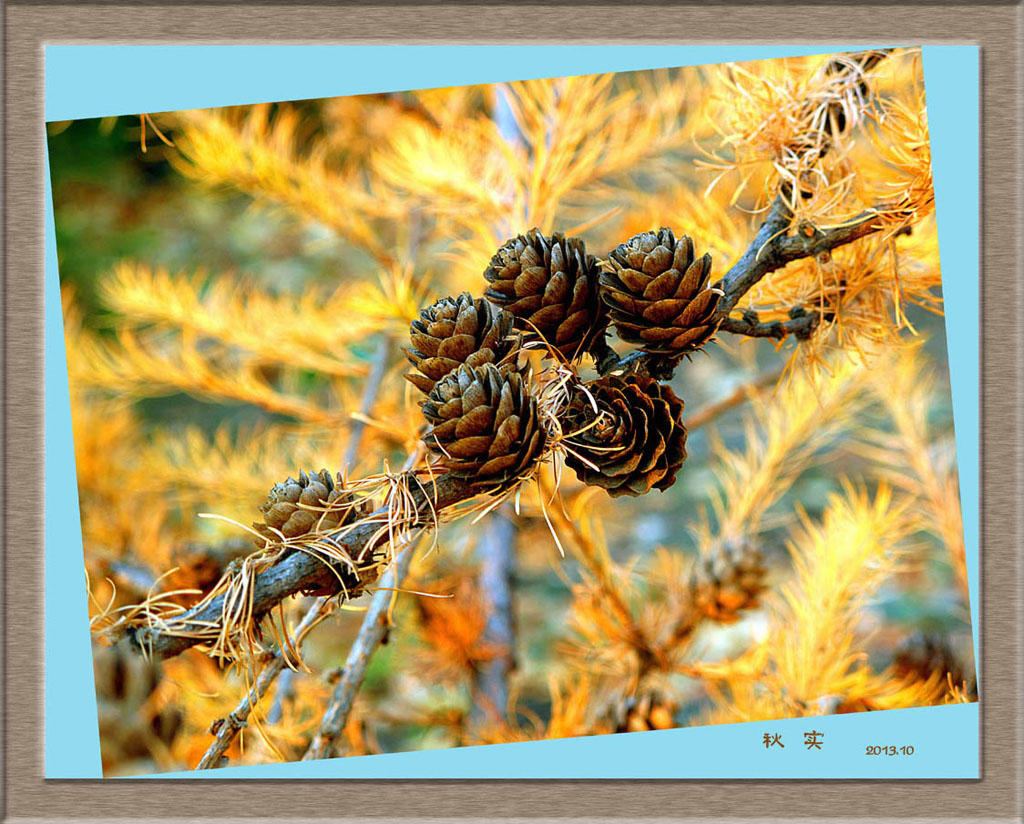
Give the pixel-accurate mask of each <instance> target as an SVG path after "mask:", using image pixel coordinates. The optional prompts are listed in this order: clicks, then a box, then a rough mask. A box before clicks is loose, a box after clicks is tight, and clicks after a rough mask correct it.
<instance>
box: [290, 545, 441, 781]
mask: <svg viewBox="0 0 1024 824" xmlns="http://www.w3.org/2000/svg"><path fill="white" fill-rule="evenodd" d="M422 535H423V533H422V532H420V533H419V534H418V535H417V536H416V537H415V538H414V539H413V540H412V542H411V543H410V544H409V545H408V546H406V547H405V548H404V549H403V550H401V551H400V552H399V553H398V554H397V556H396V557H395V560H394V563H392V564H391V566H390V567H389V568H388V571H387V572H386V573H385V574H384V576H383V577H382V578H381V582H380V589H379V590H378V591H377V592H376V593H375V594H374V596H373V600H372V601H371V602H370V606H369V608H368V609H367V611H366V615H365V616H364V618H363V623H362V626H360V627H359V634H358V635H357V636H356V640H355V643H353V644H352V649H350V650H349V653H348V658H347V659H346V660H345V667H344V669H343V670H342V675H341V677H340V678H339V679H338V683H337V684H336V685H335V687H334V694H333V695H332V696H331V701H330V703H329V704H328V705H327V709H326V710H325V711H324V716H323V719H322V720H321V722H320V728H319V729H318V730H317V732H316V735H314V736H313V741H312V742H311V743H310V745H309V749H307V750H306V752H305V754H304V755H303V756H302V760H303V761H314V760H316V759H320V758H328V757H330V755H331V753H332V751H333V749H334V742H335V741H336V740H337V738H338V736H339V735H341V733H342V731H343V730H344V729H345V724H346V723H347V722H348V716H349V713H350V712H351V711H352V704H353V702H354V701H355V697H356V693H358V692H359V688H360V687H361V686H362V684H363V679H364V678H365V677H366V667H367V665H368V664H369V663H370V657H371V656H372V655H373V653H374V650H376V649H377V645H378V644H380V643H381V641H382V640H383V639H384V636H385V635H386V634H387V631H388V613H389V612H390V608H391V604H392V602H393V600H394V597H395V590H396V589H397V588H398V587H400V586H401V585H402V581H404V580H405V576H406V573H407V572H408V571H409V564H410V562H411V559H412V556H413V554H414V552H415V551H416V546H417V545H418V543H419V540H420V538H421V537H422Z"/></svg>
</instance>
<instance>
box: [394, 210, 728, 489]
mask: <svg viewBox="0 0 1024 824" xmlns="http://www.w3.org/2000/svg"><path fill="white" fill-rule="evenodd" d="M710 274H711V257H710V255H707V254H705V255H703V256H701V257H697V256H696V253H695V251H694V247H693V242H692V241H691V240H690V238H689V237H685V236H684V237H681V238H679V239H677V238H676V236H675V235H674V234H673V233H672V231H671V230H670V229H661V230H660V231H658V232H644V233H642V234H639V235H636V236H634V237H632V238H630V239H629V240H628V241H627V242H625V243H622V244H620V245H619V246H618V247H616V248H615V249H614V250H613V251H612V252H611V254H610V255H609V256H608V261H607V262H603V263H602V262H599V261H598V259H597V258H596V257H595V256H593V255H590V254H587V251H586V249H585V247H584V245H583V241H582V240H580V239H579V238H574V237H569V238H567V237H565V236H563V235H561V234H557V233H556V234H554V235H552V236H551V237H546V236H545V235H543V234H541V232H539V231H538V230H536V229H533V230H531V231H530V232H528V233H527V234H525V235H520V236H518V237H515V238H512V239H511V240H509V241H507V242H506V243H504V244H503V245H502V246H501V248H500V249H498V251H497V252H496V253H495V255H494V257H493V258H492V259H491V262H490V265H489V266H488V267H487V269H486V271H485V272H484V277H485V278H486V280H487V282H488V284H489V288H488V289H487V291H486V292H485V294H484V296H483V297H482V298H473V297H472V296H471V295H470V294H469V293H466V292H464V293H462V294H460V295H459V296H457V297H446V298H442V299H441V300H439V301H437V303H435V304H434V305H432V306H429V307H427V308H426V309H424V310H422V311H421V312H420V317H419V318H418V319H417V320H415V321H414V322H413V323H412V326H411V329H410V335H411V346H410V347H409V348H407V349H406V350H405V353H406V355H407V357H408V358H409V360H410V361H411V362H412V364H413V366H414V367H415V368H416V370H417V371H416V372H414V373H412V374H410V375H407V378H408V379H409V381H410V382H411V383H412V384H413V385H415V386H416V387H417V388H418V389H420V390H421V391H422V392H423V393H424V394H425V395H426V398H425V399H424V400H423V401H422V404H421V409H422V411H423V415H424V417H425V418H426V420H427V423H428V424H429V428H428V430H427V432H426V434H425V436H424V440H425V442H426V444H427V446H428V447H429V448H430V449H431V450H432V451H433V452H435V453H436V454H438V455H439V456H440V457H441V462H442V464H443V465H444V466H445V468H446V470H447V471H448V472H450V473H451V474H452V475H453V476H455V477H459V478H463V479H465V480H466V481H467V482H469V483H471V484H473V485H474V486H477V487H479V488H480V489H481V490H483V491H489V492H501V491H503V490H505V489H507V488H509V487H510V486H512V485H514V484H515V483H516V482H518V481H519V480H520V479H522V478H524V477H527V476H528V475H529V474H530V473H531V471H532V469H533V468H534V466H535V465H536V464H537V462H538V461H539V460H540V458H541V457H542V455H543V454H544V452H545V450H546V448H547V447H548V445H549V440H550V437H551V434H550V431H549V429H548V428H547V427H545V425H544V421H543V420H542V415H541V412H540V410H539V408H538V399H537V397H536V394H535V393H534V391H533V384H532V379H531V376H530V373H529V372H528V371H527V370H526V369H525V367H523V366H522V365H521V364H520V361H519V358H518V355H519V352H520V350H521V349H522V348H523V347H524V346H525V345H526V344H532V345H533V346H534V348H539V349H540V350H541V351H543V352H545V353H546V354H547V355H548V356H550V357H553V358H557V359H560V360H562V361H565V362H568V363H570V364H575V363H578V362H580V361H581V360H582V358H583V357H584V356H585V355H590V356H591V357H592V358H594V360H595V362H596V361H598V360H599V358H600V355H601V353H603V352H606V351H607V344H606V342H605V336H606V334H607V331H608V327H609V325H611V326H614V327H615V330H616V332H617V334H618V336H619V337H620V338H621V339H622V340H624V341H626V342H627V343H630V344H632V345H633V346H635V347H636V348H638V349H639V350H641V351H643V352H646V353H649V354H652V355H656V356H660V357H664V358H667V359H669V360H673V359H678V358H682V357H683V356H685V355H688V354H689V353H692V352H694V351H696V350H698V349H700V348H701V347H702V346H703V345H704V344H706V343H707V342H708V341H710V340H711V338H712V336H713V335H714V334H715V331H716V330H717V322H716V320H715V313H716V311H717V309H718V303H719V300H720V298H721V297H722V292H721V291H720V290H718V289H715V288H713V287H711V286H710V285H709V278H710ZM682 412H683V402H682V401H681V400H680V399H679V398H678V397H676V395H675V393H674V392H673V391H672V390H671V389H670V388H669V387H668V386H665V385H663V384H661V383H659V382H658V381H656V380H654V379H652V378H650V377H647V376H644V375H638V374H628V375H616V374H609V375H606V376H604V377H600V378H597V379H596V380H592V381H589V382H582V381H576V382H575V383H574V384H573V385H572V386H571V387H570V397H569V400H568V403H566V404H564V408H563V410H562V412H561V414H560V415H559V418H560V419H559V424H560V429H561V432H562V438H563V443H564V445H565V446H566V463H567V465H569V466H570V467H572V468H573V470H574V471H575V472H576V474H577V475H578V476H579V478H580V480H582V481H583V482H584V483H587V484H591V485H594V486H600V487H602V488H604V489H606V490H607V491H608V493H609V494H610V495H613V496H618V495H641V494H643V493H646V492H648V491H650V490H651V489H652V488H655V489H660V490H664V489H667V488H668V487H670V486H671V485H672V484H673V483H674V482H675V478H676V473H677V471H678V470H679V468H680V467H681V466H682V464H683V461H684V460H685V458H686V429H685V427H684V426H683V423H682Z"/></svg>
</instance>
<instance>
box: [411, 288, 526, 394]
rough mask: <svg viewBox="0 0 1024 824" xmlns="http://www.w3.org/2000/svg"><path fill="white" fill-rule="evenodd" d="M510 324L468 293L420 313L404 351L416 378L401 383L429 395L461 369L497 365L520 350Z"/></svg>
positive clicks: (501, 311) (510, 318)
mask: <svg viewBox="0 0 1024 824" xmlns="http://www.w3.org/2000/svg"><path fill="white" fill-rule="evenodd" d="M514 321H515V318H514V317H513V316H512V314H511V313H509V312H506V311H505V310H504V309H498V308H496V307H495V306H494V305H493V304H491V303H488V302H487V301H486V300H484V299H483V298H477V299H476V300H473V298H472V296H471V295H470V294H469V292H463V293H462V294H460V295H459V296H458V297H455V298H452V297H447V298H441V300H439V301H437V303H435V304H434V305H433V306H429V307H427V308H426V309H423V310H422V311H421V312H420V316H419V318H418V319H417V320H414V321H413V322H412V325H411V326H410V328H409V336H410V338H411V339H412V346H411V347H410V348H408V349H404V350H403V351H404V352H405V354H406V357H408V358H409V360H410V361H411V362H412V365H413V366H415V367H416V368H417V369H418V370H419V373H416V372H412V373H410V374H408V375H406V376H405V377H406V380H408V381H409V382H410V383H412V384H413V385H414V386H416V387H417V388H418V389H420V390H421V391H423V392H424V393H429V392H430V390H431V389H433V388H434V384H435V383H437V382H438V381H439V380H441V378H443V377H444V376H445V375H447V374H448V373H450V372H452V371H454V370H456V369H458V368H459V366H461V365H462V364H467V365H468V366H481V365H482V364H485V363H493V364H498V363H500V362H502V361H503V360H504V359H505V358H506V357H507V356H508V355H510V354H511V353H512V352H514V351H515V350H516V349H517V348H518V346H519V339H518V338H513V337H510V334H511V333H512V326H513V323H514Z"/></svg>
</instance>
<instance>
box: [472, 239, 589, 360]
mask: <svg viewBox="0 0 1024 824" xmlns="http://www.w3.org/2000/svg"><path fill="white" fill-rule="evenodd" d="M484 277H485V278H487V280H488V282H489V283H490V284H491V288H490V289H488V290H487V291H486V292H485V297H487V299H488V300H491V301H493V302H494V303H495V304H497V305H498V306H501V307H502V308H504V309H507V310H508V311H509V312H511V313H512V314H513V315H515V318H516V328H517V329H522V330H523V331H524V332H528V333H529V332H539V333H540V334H541V336H543V338H544V340H545V341H546V342H547V343H548V344H550V345H551V346H553V347H554V348H555V349H557V350H558V351H559V352H561V353H562V355H564V356H565V357H566V358H567V359H569V360H578V359H579V358H580V357H582V355H583V354H584V353H585V352H588V351H589V350H590V349H591V347H592V346H594V344H595V343H597V342H599V341H600V342H603V340H604V334H605V330H606V329H607V326H608V319H607V317H606V314H605V309H604V306H603V305H602V303H601V300H600V298H599V297H598V262H597V258H596V257H594V256H593V255H588V254H587V252H586V248H585V247H584V245H583V241H582V240H580V239H579V238H578V237H570V238H567V237H565V236H564V235H562V234H558V233H555V234H553V235H552V236H551V237H550V238H548V237H545V236H544V235H543V234H541V233H540V232H539V231H538V230H537V229H531V230H530V231H529V232H527V233H526V234H525V235H519V236H518V237H514V238H512V239H511V240H508V241H506V242H505V243H504V245H502V247H501V248H500V249H498V251H497V253H496V254H495V255H494V257H493V258H491V263H490V266H488V267H487V269H486V270H485V271H484Z"/></svg>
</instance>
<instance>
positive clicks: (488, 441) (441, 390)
mask: <svg viewBox="0 0 1024 824" xmlns="http://www.w3.org/2000/svg"><path fill="white" fill-rule="evenodd" d="M422 408H423V414H424V416H425V417H426V419H427V421H428V422H429V423H430V424H431V427H430V429H429V430H427V433H426V434H425V435H424V436H423V440H424V442H425V443H426V444H427V446H428V447H429V448H430V449H432V450H433V451H435V452H438V453H440V454H441V455H443V456H444V464H445V466H446V467H447V469H448V471H449V472H451V473H452V474H453V475H454V476H455V477H458V478H466V479H470V480H472V481H473V483H475V484H479V485H481V486H494V487H501V486H503V485H504V484H507V483H509V482H512V481H515V480H516V479H517V478H519V477H521V476H522V475H523V474H524V473H525V472H527V470H529V469H530V467H531V466H532V465H533V464H534V463H535V462H536V461H537V460H538V459H539V458H540V455H541V453H542V452H543V450H544V444H545V440H546V438H545V433H544V431H543V430H542V428H541V425H540V418H539V415H538V412H537V401H536V399H535V398H534V397H533V396H532V395H530V393H529V390H528V388H527V386H526V384H525V382H524V380H523V376H522V375H521V374H520V373H519V372H503V371H501V370H499V369H497V368H496V367H494V366H493V365H492V364H489V363H488V364H484V365H483V366H481V367H477V368H473V367H471V366H460V367H459V368H458V370H456V371H455V372H452V373H451V374H450V375H448V376H447V377H445V378H443V379H442V380H440V381H438V382H437V385H436V386H435V387H434V389H433V391H431V393H430V395H428V396H427V399H426V400H425V401H424V402H423V407H422Z"/></svg>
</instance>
